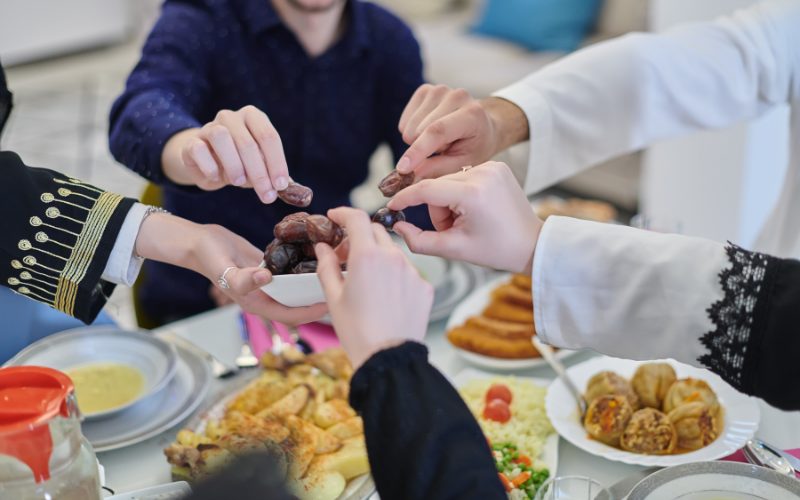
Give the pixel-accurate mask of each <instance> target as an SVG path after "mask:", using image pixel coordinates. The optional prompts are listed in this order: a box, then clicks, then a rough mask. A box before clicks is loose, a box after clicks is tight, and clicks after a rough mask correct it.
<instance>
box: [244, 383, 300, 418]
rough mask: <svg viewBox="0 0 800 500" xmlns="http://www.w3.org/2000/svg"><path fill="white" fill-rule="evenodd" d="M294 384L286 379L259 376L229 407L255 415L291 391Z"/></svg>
mask: <svg viewBox="0 0 800 500" xmlns="http://www.w3.org/2000/svg"><path fill="white" fill-rule="evenodd" d="M291 390H292V386H291V385H290V384H289V383H288V382H287V381H286V380H270V378H264V377H261V378H258V379H256V380H255V382H254V383H253V384H251V385H250V386H249V387H248V388H247V389H245V390H244V391H243V392H242V393H241V394H240V395H239V396H237V397H236V399H234V400H233V401H232V402H231V404H230V406H229V408H230V410H231V411H240V412H243V413H250V414H252V415H255V414H256V413H258V412H259V411H261V410H263V409H264V408H267V407H269V406H270V405H272V404H273V403H275V402H276V401H278V400H280V399H281V398H282V397H284V396H286V395H287V394H289V392H291Z"/></svg>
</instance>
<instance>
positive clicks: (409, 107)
mask: <svg viewBox="0 0 800 500" xmlns="http://www.w3.org/2000/svg"><path fill="white" fill-rule="evenodd" d="M432 88H433V85H431V84H430V83H425V84H423V85H420V86H419V88H418V89H417V90H415V91H414V95H412V96H411V100H409V101H408V104H406V107H405V109H404V110H403V114H402V115H400V123H399V125H398V127H397V128H398V129H399V130H400V133H401V134H402V133H403V131H404V130H405V129H406V125H407V124H408V120H409V119H411V116H412V115H413V114H414V113H415V112H416V111H417V109H418V108H419V106H420V104H422V101H424V100H425V96H426V95H428V92H430V91H431V89H432Z"/></svg>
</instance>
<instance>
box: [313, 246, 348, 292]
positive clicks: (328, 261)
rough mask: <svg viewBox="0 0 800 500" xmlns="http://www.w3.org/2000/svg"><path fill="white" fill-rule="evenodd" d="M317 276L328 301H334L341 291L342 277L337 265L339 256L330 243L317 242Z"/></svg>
mask: <svg viewBox="0 0 800 500" xmlns="http://www.w3.org/2000/svg"><path fill="white" fill-rule="evenodd" d="M315 249H316V251H317V276H318V277H319V282H320V283H321V284H322V291H323V292H324V293H325V298H326V299H327V300H328V302H332V301H335V300H336V298H337V297H339V296H340V295H341V293H342V287H343V286H344V277H343V276H342V269H341V267H339V258H338V257H337V256H336V254H335V253H334V251H333V249H332V248H331V247H330V245H328V244H326V243H317V246H316V247H315Z"/></svg>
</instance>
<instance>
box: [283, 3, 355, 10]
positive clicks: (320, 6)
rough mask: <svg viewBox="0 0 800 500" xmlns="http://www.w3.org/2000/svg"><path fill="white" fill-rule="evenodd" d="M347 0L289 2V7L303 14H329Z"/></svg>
mask: <svg viewBox="0 0 800 500" xmlns="http://www.w3.org/2000/svg"><path fill="white" fill-rule="evenodd" d="M345 1H346V0H287V2H288V3H289V5H291V6H292V7H294V8H295V9H297V10H301V11H303V12H327V11H329V10H331V9H332V8H334V7H336V6H337V5H338V4H340V3H343V2H345Z"/></svg>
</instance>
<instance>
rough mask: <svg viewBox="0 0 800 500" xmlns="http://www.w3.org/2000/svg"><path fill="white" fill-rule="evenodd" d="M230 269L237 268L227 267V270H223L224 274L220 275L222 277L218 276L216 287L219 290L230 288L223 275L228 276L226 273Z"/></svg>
mask: <svg viewBox="0 0 800 500" xmlns="http://www.w3.org/2000/svg"><path fill="white" fill-rule="evenodd" d="M231 269H238V268H237V267H229V268H228V269H226V270H225V272H224V273H222V276H220V278H219V279H218V280H217V285H219V287H220V288H224V289H228V288H230V285H229V284H228V280H226V279H225V275H226V274H228V271H230V270H231Z"/></svg>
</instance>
